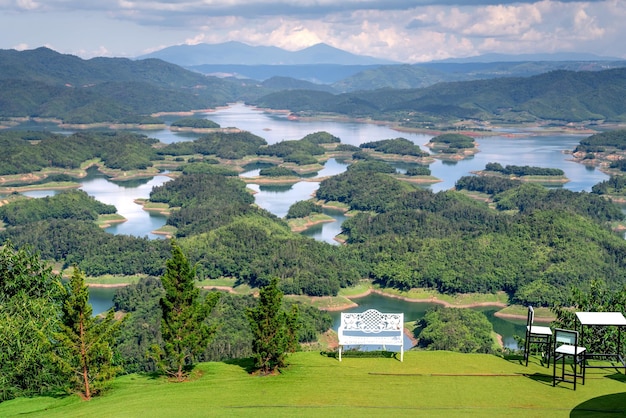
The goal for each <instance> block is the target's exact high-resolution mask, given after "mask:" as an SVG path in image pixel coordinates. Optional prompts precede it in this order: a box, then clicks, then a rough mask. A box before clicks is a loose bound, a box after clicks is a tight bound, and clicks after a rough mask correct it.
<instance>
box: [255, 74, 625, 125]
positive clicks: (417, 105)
mask: <svg viewBox="0 0 626 418" xmlns="http://www.w3.org/2000/svg"><path fill="white" fill-rule="evenodd" d="M625 91H626V69H623V68H620V69H612V70H606V71H600V72H574V71H552V72H548V73H545V74H539V75H535V76H532V77H527V78H519V77H516V78H513V77H511V78H498V79H491V80H476V81H464V82H448V83H439V84H435V85H433V86H430V87H426V88H421V89H404V90H400V89H398V90H392V89H380V90H373V91H358V92H352V93H344V94H337V95H333V94H330V93H325V92H319V91H305V90H298V91H289V92H275V93H270V94H269V95H267V96H263V97H261V98H259V99H257V100H253V101H250V103H251V104H254V105H256V106H260V107H264V108H271V109H285V108H288V109H290V110H291V111H293V112H296V113H298V114H302V115H308V114H319V113H335V114H340V115H345V116H350V117H363V118H366V117H369V118H373V119H379V120H390V121H397V122H399V123H400V124H401V125H403V126H407V127H411V126H415V127H427V126H434V125H437V124H440V123H442V122H444V124H445V123H446V122H447V123H450V122H452V121H458V120H481V121H491V122H495V123H507V122H509V123H523V122H537V121H539V120H553V121H560V122H563V121H565V122H584V121H612V122H620V121H624V120H625V118H626V106H625V104H624V102H623V100H621V98H622V97H623V95H624V93H625Z"/></svg>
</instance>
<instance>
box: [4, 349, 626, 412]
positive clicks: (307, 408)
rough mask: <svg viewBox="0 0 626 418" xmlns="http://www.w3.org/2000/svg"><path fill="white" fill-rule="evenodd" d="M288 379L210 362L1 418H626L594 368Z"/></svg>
mask: <svg viewBox="0 0 626 418" xmlns="http://www.w3.org/2000/svg"><path fill="white" fill-rule="evenodd" d="M290 363H291V365H290V367H289V368H288V369H286V370H284V371H283V373H282V374H280V375H277V376H271V377H258V376H253V375H250V374H248V372H247V367H248V366H249V362H248V361H246V360H238V361H233V362H225V363H203V364H200V365H199V366H198V367H197V368H196V374H197V376H196V377H195V379H194V380H193V381H189V382H185V383H168V382H167V381H165V380H163V379H161V378H151V377H147V376H139V375H129V376H124V377H121V378H118V379H116V380H115V382H114V385H113V387H112V388H111V390H110V391H108V392H107V393H105V394H104V395H103V396H100V397H98V398H94V399H93V400H91V401H89V402H85V401H82V400H80V399H79V398H78V397H77V396H69V397H60V398H53V397H39V398H20V399H15V400H12V401H8V402H4V403H1V404H0V416H1V417H17V416H24V415H27V416H29V417H50V418H54V417H63V418H67V417H150V418H159V417H249V416H254V417H335V416H341V417H381V416H407V417H408V416H427V417H461V416H462V417H468V416H469V417H491V416H507V417H525V418H527V417H569V416H572V417H579V416H581V417H582V416H585V417H602V416H611V417H613V416H624V414H626V377H625V375H624V373H623V372H624V370H623V369H620V371H619V372H618V371H616V370H615V369H588V370H587V380H586V382H585V385H584V386H583V385H579V386H578V388H577V390H576V391H574V390H572V386H571V385H570V384H564V383H561V384H560V385H558V386H557V387H552V380H551V376H552V374H551V373H552V369H551V368H550V369H548V368H546V367H543V366H542V365H541V364H540V363H539V361H538V360H537V359H536V358H532V359H531V364H529V366H528V367H525V366H523V365H522V364H521V363H520V360H519V359H518V358H514V359H503V358H501V357H496V356H492V355H484V354H459V353H450V352H427V351H410V352H407V353H405V357H404V362H403V363H401V362H400V361H398V360H397V359H395V358H392V357H386V356H383V355H380V354H379V355H378V356H376V357H350V356H349V354H348V356H346V357H344V359H343V361H342V362H339V361H337V359H336V358H334V357H333V356H332V355H331V356H329V355H326V354H325V353H320V352H300V353H296V354H294V355H292V356H291V357H290Z"/></svg>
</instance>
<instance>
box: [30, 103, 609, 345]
mask: <svg viewBox="0 0 626 418" xmlns="http://www.w3.org/2000/svg"><path fill="white" fill-rule="evenodd" d="M204 117H206V118H207V119H210V120H212V121H214V122H217V123H219V124H220V126H222V127H237V128H239V129H243V130H247V131H250V132H251V133H253V134H255V135H258V136H261V137H263V138H265V139H266V141H267V142H268V143H270V144H273V143H276V142H280V141H283V140H297V139H301V138H303V137H304V136H306V135H307V134H309V133H313V132H318V131H326V132H329V133H331V134H332V135H335V136H337V137H339V138H340V139H341V142H342V143H346V144H351V145H356V146H358V145H360V144H363V143H365V142H371V141H377V140H382V139H391V138H397V137H403V138H406V139H409V140H411V141H412V142H413V143H415V144H417V145H419V146H420V147H421V148H422V149H424V150H425V151H428V148H426V147H425V146H424V145H425V144H426V143H428V141H429V140H430V138H431V137H432V136H430V135H425V134H419V133H405V132H398V131H396V130H393V129H391V128H389V127H388V126H385V125H376V124H366V123H356V122H338V121H334V120H333V121H321V120H316V121H298V120H295V121H294V120H290V119H288V118H287V116H286V115H285V114H277V113H265V112H262V111H260V110H257V109H253V108H250V107H248V106H245V105H243V104H234V105H232V106H231V107H228V108H224V109H218V110H216V111H214V112H210V113H207V114H206V115H204ZM137 132H139V133H143V134H146V135H148V136H150V137H154V138H157V139H159V140H160V141H161V142H164V143H173V142H180V141H190V140H193V139H195V138H198V137H199V136H200V135H198V134H191V133H180V132H172V131H170V130H168V129H164V130H158V131H149V132H146V131H137ZM517 134H518V133H516V132H511V131H508V132H506V133H505V132H503V134H502V135H495V136H485V137H479V138H477V142H478V148H479V150H480V152H478V153H477V154H475V155H474V156H473V157H471V158H468V159H465V160H461V161H445V160H436V162H434V163H432V164H430V166H429V168H430V170H431V172H432V174H433V176H435V177H437V178H439V179H441V182H439V183H435V184H433V185H431V186H428V187H429V188H430V189H431V190H433V191H434V192H438V191H442V190H448V189H450V188H452V187H454V184H455V182H456V181H457V180H458V179H459V178H460V177H462V176H466V175H471V173H472V172H473V171H478V170H482V169H484V168H485V165H486V164H487V163H489V162H499V163H500V164H502V165H507V164H509V165H528V166H538V167H550V168H560V169H562V170H563V171H564V172H565V175H566V176H567V177H568V178H569V180H570V181H569V182H568V183H566V184H565V185H563V186H557V187H564V188H567V189H570V190H573V191H590V190H591V187H592V186H593V185H594V184H596V183H599V182H601V181H604V180H606V179H608V176H607V175H606V174H604V173H602V172H600V171H599V170H596V169H595V168H593V167H587V166H585V165H582V164H578V163H576V162H574V161H572V160H571V156H570V155H569V154H566V153H564V151H571V150H573V149H574V148H575V147H576V145H578V143H579V141H580V139H581V138H584V137H586V136H587V135H582V136H581V135H543V134H537V133H532V132H522V133H521V134H523V135H517ZM345 168H346V164H343V163H341V162H340V161H336V160H335V159H330V160H329V161H328V162H327V163H326V164H325V166H324V169H323V170H321V171H320V172H319V173H317V175H316V176H317V177H321V176H325V175H334V174H338V173H341V172H342V171H344V170H345ZM398 168H399V169H401V170H402V169H405V167H404V166H401V165H398ZM258 170H259V168H252V169H251V170H250V171H247V172H245V173H242V174H241V176H242V177H246V176H248V177H250V176H255V175H257V174H258ZM168 180H169V178H168V177H167V176H164V175H159V176H156V177H154V178H152V179H147V180H140V181H137V182H132V183H114V182H111V181H110V180H107V179H106V178H105V177H104V176H102V175H100V174H98V173H92V172H90V175H89V176H88V177H87V178H86V179H84V180H83V184H82V187H81V188H82V189H83V190H85V191H86V192H87V193H89V194H90V195H92V196H93V197H94V198H96V199H97V200H100V201H102V202H105V203H110V204H114V205H115V206H116V207H117V208H118V212H119V213H120V214H121V215H122V216H124V217H126V218H127V219H128V220H127V222H124V223H121V224H117V225H114V226H112V227H110V228H108V229H107V231H109V232H111V233H116V234H129V235H135V236H148V237H150V238H159V237H160V236H159V235H155V234H152V231H153V230H155V229H157V228H159V227H160V226H162V225H163V224H164V223H165V218H164V217H162V216H158V215H154V214H151V213H149V212H146V211H143V210H142V208H141V206H140V205H138V204H136V203H134V199H136V198H140V197H143V198H146V197H148V196H149V193H150V190H151V189H152V187H154V186H156V185H160V184H163V183H164V182H166V181H168ZM249 187H250V188H251V189H252V190H254V191H255V192H256V194H255V201H256V203H257V204H258V205H259V206H260V207H262V208H264V209H266V210H268V211H269V212H271V213H273V214H275V215H277V216H280V217H283V216H284V215H285V214H286V213H287V210H288V209H289V206H291V204H293V203H295V202H296V201H298V200H306V199H308V198H310V197H311V195H312V194H313V193H315V191H316V190H317V187H318V183H316V182H311V181H301V182H299V183H296V184H294V185H290V186H265V185H259V184H250V185H249ZM32 193H33V195H36V196H42V195H46V193H51V192H49V191H48V192H46V191H38V192H32ZM325 212H326V213H328V214H330V215H331V216H333V217H334V218H335V219H336V221H335V222H331V223H324V224H321V225H317V226H315V227H314V228H311V229H310V230H308V231H305V232H303V234H305V235H307V236H310V237H312V238H314V239H317V240H321V241H325V242H328V243H332V244H336V241H334V237H335V236H336V235H337V234H339V233H340V232H341V223H342V222H343V220H344V219H345V217H344V215H343V214H342V213H341V212H338V211H325ZM113 292H114V290H112V289H98V290H95V289H94V294H93V295H92V303H93V304H94V312H95V313H98V312H96V311H97V310H100V309H101V310H106V309H107V308H108V307H110V306H111V298H112V295H113ZM96 293H97V294H96ZM372 297H373V299H361V300H359V304H360V306H359V308H358V310H365V309H367V308H369V307H375V308H376V309H380V310H387V311H397V310H399V309H401V310H402V311H404V312H405V317H406V318H407V320H411V318H414V317H415V318H416V315H419V313H420V312H422V314H423V311H424V310H425V309H427V308H426V306H425V305H426V304H421V303H409V302H402V301H399V300H396V299H388V298H382V297H379V298H382V299H376V297H375V296H372ZM96 306H97V308H96ZM493 312H495V308H494V309H487V311H486V313H487V315H488V317H490V321H491V322H492V323H493V324H494V327H496V328H497V329H496V332H498V333H500V334H502V335H503V336H504V339H505V344H506V345H507V346H511V345H512V344H513V341H514V340H513V337H512V336H513V335H515V333H519V332H522V331H523V324H518V323H516V322H514V321H505V320H501V319H499V318H496V317H494V316H493ZM337 317H338V316H337ZM519 327H522V328H521V331H520V328H519ZM500 331H501V332H500ZM518 335H519V334H518Z"/></svg>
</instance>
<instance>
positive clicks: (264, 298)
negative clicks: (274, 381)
mask: <svg viewBox="0 0 626 418" xmlns="http://www.w3.org/2000/svg"><path fill="white" fill-rule="evenodd" d="M282 300H283V293H282V292H281V291H280V290H279V289H278V279H277V278H273V279H272V280H271V281H270V283H269V284H268V285H267V286H264V287H263V288H261V290H260V291H259V302H258V306H257V307H256V308H254V309H248V311H247V315H248V319H249V321H250V328H251V330H252V335H253V340H252V353H253V357H254V365H255V368H256V369H257V370H258V372H259V373H260V374H263V375H268V374H273V373H275V372H276V371H278V370H279V369H280V368H282V367H285V365H286V364H285V361H286V359H287V353H289V352H294V351H295V350H296V347H297V342H298V339H297V331H298V325H297V323H298V310H297V306H296V305H293V306H292V310H291V312H290V313H287V312H285V311H284V310H283V308H282Z"/></svg>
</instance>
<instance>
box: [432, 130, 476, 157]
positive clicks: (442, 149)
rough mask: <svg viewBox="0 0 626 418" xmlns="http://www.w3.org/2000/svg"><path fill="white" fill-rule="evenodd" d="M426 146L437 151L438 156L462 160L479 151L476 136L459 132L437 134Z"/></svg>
mask: <svg viewBox="0 0 626 418" xmlns="http://www.w3.org/2000/svg"><path fill="white" fill-rule="evenodd" d="M426 146H427V147H429V148H430V149H432V150H433V151H434V152H436V153H437V154H436V155H437V157H438V158H443V159H449V160H462V159H464V158H467V157H470V156H472V155H474V154H476V153H477V152H478V148H476V141H474V138H472V137H471V136H467V135H463V134H457V133H446V134H441V135H437V136H435V137H434V138H432V139H431V140H430V141H429V142H428V143H427V144H426Z"/></svg>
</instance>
